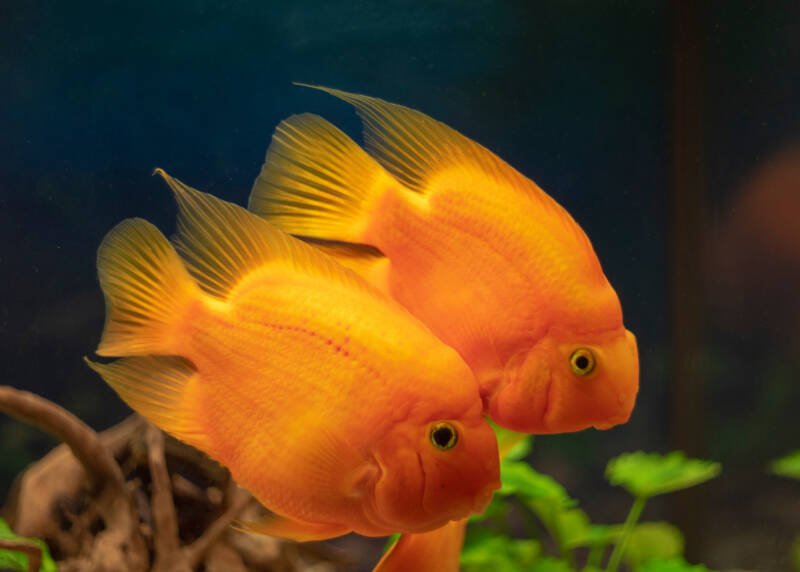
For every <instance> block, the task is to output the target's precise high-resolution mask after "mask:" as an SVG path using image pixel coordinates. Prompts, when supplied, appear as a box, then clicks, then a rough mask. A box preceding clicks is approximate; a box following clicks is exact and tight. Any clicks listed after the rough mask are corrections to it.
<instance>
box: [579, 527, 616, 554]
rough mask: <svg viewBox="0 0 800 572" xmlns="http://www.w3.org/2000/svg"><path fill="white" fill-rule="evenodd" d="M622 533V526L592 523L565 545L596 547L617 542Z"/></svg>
mask: <svg viewBox="0 0 800 572" xmlns="http://www.w3.org/2000/svg"><path fill="white" fill-rule="evenodd" d="M621 535H622V526H620V525H617V524H614V525H609V524H590V525H589V526H588V527H586V528H585V529H584V530H583V532H582V534H576V535H575V536H572V537H571V538H569V539H568V540H567V542H566V543H565V546H566V547H567V548H569V549H574V548H594V547H603V546H608V545H609V544H615V543H616V542H617V541H618V540H619V537H620V536H621Z"/></svg>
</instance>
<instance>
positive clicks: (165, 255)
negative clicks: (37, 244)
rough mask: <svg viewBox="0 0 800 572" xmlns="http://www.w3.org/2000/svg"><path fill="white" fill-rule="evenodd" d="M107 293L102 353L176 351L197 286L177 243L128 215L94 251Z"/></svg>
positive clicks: (154, 228)
mask: <svg viewBox="0 0 800 572" xmlns="http://www.w3.org/2000/svg"><path fill="white" fill-rule="evenodd" d="M97 274H98V276H99V278H100V286H101V288H102V289H103V294H104V295H105V299H106V324H105V328H104V329H103V335H102V338H101V340H100V345H99V346H98V348H97V353H98V354H99V355H102V356H135V355H146V354H179V353H180V351H179V346H180V344H179V337H180V336H179V328H180V326H181V324H182V322H183V318H184V316H185V314H186V311H187V309H188V308H189V306H190V305H191V304H192V303H193V302H194V301H196V299H197V296H198V295H199V293H200V291H199V289H198V287H197V285H196V284H195V282H194V281H193V280H192V278H191V277H190V276H189V273H188V272H187V270H186V268H185V267H184V265H183V263H182V262H181V259H180V258H179V257H178V254H177V253H176V252H175V249H174V248H173V247H172V245H170V243H169V242H168V241H167V239H166V238H165V237H164V235H163V234H161V232H159V230H158V229H157V228H156V227H154V226H153V225H152V224H150V223H149V222H147V221H145V220H142V219H128V220H125V221H123V222H121V223H120V224H118V225H117V226H116V227H114V228H113V229H112V230H111V232H109V233H108V235H106V237H105V239H104V240H103V243H102V244H101V245H100V248H99V249H98V251H97Z"/></svg>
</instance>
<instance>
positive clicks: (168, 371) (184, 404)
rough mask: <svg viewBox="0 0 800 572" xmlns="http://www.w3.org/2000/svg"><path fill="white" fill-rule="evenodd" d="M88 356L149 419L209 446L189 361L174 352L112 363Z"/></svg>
mask: <svg viewBox="0 0 800 572" xmlns="http://www.w3.org/2000/svg"><path fill="white" fill-rule="evenodd" d="M84 360H85V361H86V364H87V365H88V366H89V367H90V368H92V369H93V370H94V371H96V372H97V373H98V374H100V377H102V378H103V379H104V380H105V382H106V383H108V385H110V386H111V388H112V389H113V390H114V391H116V392H117V393H118V394H119V396H120V397H121V398H122V400H123V401H124V402H125V403H127V404H128V405H129V406H130V407H131V408H132V409H134V410H135V411H137V412H138V413H139V414H141V415H142V416H143V417H145V418H147V420H148V421H150V422H152V423H153V424H154V425H156V426H157V427H159V428H161V429H163V430H164V431H166V432H167V433H169V434H171V435H173V436H174V437H176V438H177V439H180V440H181V441H184V442H186V443H189V444H190V445H193V446H195V447H198V448H200V449H204V450H206V451H207V450H208V448H207V447H206V444H207V443H206V438H205V435H204V433H203V431H202V429H201V428H200V426H199V424H198V422H197V418H198V416H197V415H196V410H197V408H196V406H195V402H194V399H193V395H194V393H193V390H194V381H195V376H196V375H197V374H196V372H195V371H194V369H193V368H192V367H191V365H190V364H189V363H188V362H186V361H185V360H183V359H182V358H179V357H171V356H145V357H130V358H122V359H118V360H116V361H115V362H113V363H110V364H103V363H97V362H93V361H91V360H89V359H87V358H84Z"/></svg>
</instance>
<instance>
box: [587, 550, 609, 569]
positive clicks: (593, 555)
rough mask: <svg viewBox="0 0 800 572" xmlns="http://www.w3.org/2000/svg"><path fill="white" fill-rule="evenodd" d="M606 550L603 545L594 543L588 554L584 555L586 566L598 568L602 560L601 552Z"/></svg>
mask: <svg viewBox="0 0 800 572" xmlns="http://www.w3.org/2000/svg"><path fill="white" fill-rule="evenodd" d="M605 551H606V547H605V545H600V544H595V545H594V546H592V547H591V548H590V549H589V556H587V557H586V568H589V569H590V570H594V569H595V568H600V563H601V562H602V561H603V553H604V552H605Z"/></svg>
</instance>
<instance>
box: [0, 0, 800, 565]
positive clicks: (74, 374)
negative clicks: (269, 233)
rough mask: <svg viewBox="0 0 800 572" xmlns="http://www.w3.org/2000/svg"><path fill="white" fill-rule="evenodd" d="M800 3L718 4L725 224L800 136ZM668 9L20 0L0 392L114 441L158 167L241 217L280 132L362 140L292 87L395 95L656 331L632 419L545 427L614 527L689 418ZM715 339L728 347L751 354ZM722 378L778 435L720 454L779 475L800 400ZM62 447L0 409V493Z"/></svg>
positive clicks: (0, 271)
mask: <svg viewBox="0 0 800 572" xmlns="http://www.w3.org/2000/svg"><path fill="white" fill-rule="evenodd" d="M77 4H81V5H80V6H78V5H77ZM797 6H798V5H797V4H796V3H793V2H788V1H787V2H773V3H764V4H763V5H762V4H756V3H749V2H744V1H741V2H739V1H737V2H722V1H719V0H717V1H714V2H708V3H704V4H703V8H702V10H701V22H702V30H701V31H702V36H701V38H700V42H701V44H702V45H701V49H702V52H703V54H704V57H705V62H704V64H705V65H704V75H703V86H702V87H703V95H702V96H703V109H704V113H705V115H704V117H705V123H704V128H705V130H706V143H705V158H704V160H705V173H706V181H707V187H708V193H709V197H710V200H711V210H710V218H709V224H712V223H713V222H715V221H716V220H718V219H723V218H724V216H725V213H726V209H727V208H728V205H729V204H730V201H731V200H732V197H734V196H735V194H736V189H737V187H738V185H740V183H741V181H742V180H743V179H744V178H745V177H746V176H747V175H748V173H749V172H751V171H752V169H753V168H755V167H756V166H757V165H758V164H759V163H760V162H762V161H763V160H764V159H765V158H766V157H768V156H770V154H772V153H773V152H775V151H777V150H779V149H780V148H782V147H783V146H785V145H787V144H789V143H790V142H791V141H793V140H796V139H797V137H798V134H799V133H800V121H798V101H800V98H799V97H798V96H800V82H799V81H798V70H799V69H800V67H798V65H797V64H798V62H800V43H798V40H797V38H798V33H800V29H798V22H799V21H800V9H798V7H797ZM670 17H671V11H670V9H669V5H668V4H667V3H664V2H656V1H644V2H642V1H630V2H623V1H617V2H595V1H590V0H584V1H569V2H560V1H555V0H553V1H547V2H538V1H537V2H533V1H523V0H520V1H506V2H502V1H490V0H483V1H482V0H462V1H460V2H444V1H430V2H410V1H396V0H395V1H379V0H375V1H351V2H322V1H309V2H255V1H227V2H223V1H217V2H211V1H192V2H155V1H152V0H151V1H141V2H135V3H134V2H112V1H109V2H100V1H94V2H86V3H74V2H56V1H39V2H37V1H27V2H26V1H21V0H9V1H7V2H4V3H3V6H2V7H1V8H0V77H2V78H3V87H2V89H0V383H10V384H12V385H16V386H20V387H24V388H26V389H30V390H32V391H35V392H38V393H41V394H43V395H46V396H48V397H50V398H52V399H54V400H55V401H57V402H59V403H61V404H63V405H64V406H66V407H67V408H69V409H70V410H72V411H74V412H75V413H76V414H78V415H79V416H81V417H82V418H84V419H86V420H87V421H88V422H89V423H90V424H92V425H93V426H95V427H98V428H103V427H106V426H108V425H110V424H112V423H113V422H116V421H117V420H119V419H121V418H122V417H123V416H124V415H126V413H127V409H126V408H125V407H124V406H123V405H122V404H121V403H120V402H119V400H118V399H117V398H116V397H115V396H114V394H113V393H112V392H111V391H110V390H109V389H108V388H107V387H106V386H105V385H104V384H103V383H102V381H101V380H100V379H99V378H98V377H96V376H95V375H94V374H92V373H91V372H90V371H88V369H86V368H85V366H84V365H83V364H82V362H81V357H82V356H83V355H85V354H88V353H91V352H92V350H93V349H94V347H95V345H96V342H97V339H98V337H99V333H100V330H101V327H102V322H103V305H102V296H101V293H100V291H99V288H98V286H97V283H96V278H95V267H94V254H95V249H96V247H97V245H98V244H99V242H100V240H101V239H102V237H103V235H104V234H105V232H107V231H108V230H109V229H110V228H111V227H112V226H113V225H114V224H116V223H117V222H119V221H120V220H121V219H123V218H125V217H130V216H139V217H144V218H147V219H149V220H151V221H153V222H155V223H156V224H158V225H159V226H161V228H162V229H164V230H165V231H171V229H172V227H173V220H174V206H173V204H172V198H171V196H170V193H169V192H168V191H167V189H166V187H165V185H164V184H163V183H162V182H161V181H160V180H158V179H157V178H153V177H152V176H151V173H152V170H153V168H154V167H156V166H159V167H163V168H165V169H166V170H167V171H168V172H170V174H172V175H174V176H176V177H178V178H180V179H182V180H184V181H186V182H187V183H189V184H191V185H193V186H195V187H197V188H200V189H202V190H205V191H208V192H211V193H214V194H216V195H218V196H220V197H222V198H225V199H228V200H231V201H234V202H238V203H240V204H244V203H245V202H246V199H247V196H248V193H249V189H250V186H251V184H252V181H253V179H254V178H255V176H256V175H257V173H258V170H259V167H260V164H261V161H262V159H263V155H264V152H265V150H266V148H267V145H268V142H269V138H270V136H271V133H272V130H273V129H274V127H275V125H276V124H277V123H278V122H279V121H280V120H281V119H283V118H285V117H287V116H288V115H290V114H292V113H297V112H304V111H312V112H316V113H319V114H321V115H323V116H325V117H326V118H328V119H329V120H331V121H333V122H334V123H336V124H338V125H340V126H342V127H344V128H345V129H346V130H348V131H349V132H350V133H351V134H354V135H356V134H357V133H358V122H357V120H356V118H355V115H354V114H353V112H352V110H351V109H350V108H349V107H348V106H347V105H345V104H343V103H341V102H337V101H336V100H334V99H333V98H330V97H327V96H325V95H323V94H320V93H317V92H312V91H309V90H305V89H303V88H299V87H295V86H293V85H292V83H291V82H292V81H304V82H309V83H316V84H322V85H328V86H333V87H338V88H342V89H346V90H350V91H356V92H360V93H365V94H369V95H375V96H379V97H383V98H385V99H388V100H390V101H395V102H398V103H402V104H405V105H409V106H411V107H414V108H417V109H420V110H422V111H424V112H426V113H428V114H430V115H432V116H434V117H436V118H437V119H440V120H442V121H444V122H446V123H448V124H450V125H451V126H453V127H455V128H456V129H458V130H460V131H462V132H463V133H464V134H466V135H468V136H470V137H472V138H474V139H476V140H477V141H479V142H480V143H482V144H483V145H485V146H487V147H489V148H490V149H492V150H494V151H495V152H497V153H498V154H499V155H500V156H501V157H503V158H504V159H506V160H507V161H508V162H510V163H511V164H512V165H514V166H515V167H517V168H518V169H519V170H520V171H522V172H523V173H525V174H526V175H528V176H530V177H531V178H532V179H534V180H535V181H537V183H539V185H540V186H542V187H543V188H544V189H545V190H547V191H548V192H550V193H551V194H552V195H553V196H554V197H555V198H556V199H557V200H558V201H559V202H561V203H562V204H563V205H564V206H565V207H566V208H567V209H568V210H569V211H570V212H571V213H572V214H573V215H574V216H575V218H576V219H577V220H578V221H579V223H580V224H581V225H582V226H583V227H584V229H585V230H586V231H587V233H588V234H589V236H590V237H591V239H592V241H593V243H594V245H595V248H596V250H597V252H598V255H599V256H600V259H601V261H602V262H603V265H604V268H605V270H606V273H607V275H608V276H609V278H610V280H611V282H612V283H613V284H614V285H615V287H616V289H617V291H618V293H619V294H620V297H621V299H622V303H623V308H624V310H625V315H626V323H627V325H628V327H629V328H630V329H632V330H633V331H634V332H636V334H637V336H638V338H639V342H640V352H641V358H642V380H641V398H640V405H639V407H638V408H637V411H636V412H635V415H634V418H633V420H632V421H631V423H630V424H629V425H627V426H625V427H621V428H618V429H615V430H613V431H610V432H605V433H596V432H591V433H586V434H581V435H576V436H563V437H550V438H541V439H540V440H539V444H540V448H541V457H540V461H541V463H542V465H544V466H547V467H550V468H551V469H552V471H553V472H555V473H556V474H558V475H559V477H560V478H562V479H563V480H565V482H567V484H568V486H569V487H570V488H571V489H572V490H575V491H576V494H578V496H579V497H581V498H582V500H584V501H585V502H586V503H588V508H589V511H590V513H591V512H592V511H593V505H592V503H593V502H594V503H597V507H599V508H598V510H604V509H606V508H608V511H610V512H609V513H608V514H597V516H598V518H605V519H606V520H611V519H613V518H618V517H619V516H620V515H622V514H624V510H625V509H626V507H624V506H622V505H617V504H614V503H612V504H611V505H609V506H608V507H606V505H603V504H602V502H601V501H598V500H592V499H594V498H596V497H597V496H598V495H601V496H602V495H606V494H610V495H611V496H610V497H609V498H612V499H618V498H620V497H614V496H613V494H612V493H610V492H609V491H610V489H608V488H606V487H603V485H602V484H601V483H602V467H603V466H604V463H605V461H606V460H607V459H608V458H609V457H610V456H611V455H613V454H616V453H617V452H620V451H623V450H630V449H633V448H642V449H649V450H664V449H665V447H667V438H666V435H667V428H668V425H669V423H670V422H673V423H675V422H679V420H676V419H672V420H671V421H670V419H669V418H668V411H667V408H666V403H667V399H666V397H667V395H668V383H669V379H668V375H667V371H668V370H667V359H668V346H667V341H668V316H667V311H668V309H667V306H666V297H667V292H666V284H667V272H668V269H667V267H666V258H665V251H666V244H667V241H668V239H669V237H668V235H667V231H666V228H667V227H666V224H665V209H666V204H667V193H668V191H669V189H668V179H669V177H668V174H669V163H668V161H669V156H670V147H671V145H672V144H673V143H672V140H671V139H670V110H671V105H672V102H671V95H672V76H671V73H672V67H671V66H672V46H671V42H672V37H671V31H670ZM798 192H800V189H799V190H798ZM698 247H699V246H698ZM765 319H768V318H765ZM717 334H718V335H719V338H714V340H713V343H711V344H710V345H714V347H717V346H722V347H723V348H734V350H735V351H738V349H737V348H742V347H744V348H748V347H751V346H752V344H751V343H750V341H751V340H749V339H748V337H747V336H744V337H742V336H741V335H727V337H726V334H725V332H717V333H715V334H714V335H717ZM762 341H763V340H762ZM756 345H758V344H756ZM763 345H766V346H769V345H770V344H769V343H764V344H761V345H759V349H758V350H757V351H756V354H755V355H753V356H751V357H752V360H755V361H752V360H751V361H752V363H756V364H759V363H762V361H759V360H765V359H767V358H765V357H764V355H766V354H765V352H767V353H768V356H769V358H770V359H773V358H774V359H777V360H778V361H779V362H780V363H782V364H786V367H788V368H790V371H797V360H796V358H793V357H792V356H791V355H789V354H788V353H786V352H785V351H784V350H781V351H782V352H783V353H780V352H779V353H778V354H773V353H769V350H768V349H764V348H763V347H762V346H763ZM734 350H731V351H734ZM723 354H724V352H723ZM776 355H777V357H775V356H776ZM792 355H794V354H792ZM754 367H755V366H754ZM791 368H795V369H791ZM714 371H715V372H716V374H717V376H716V377H715V378H714V379H712V380H710V385H709V387H710V389H709V392H710V398H709V399H708V400H707V407H708V408H709V419H712V418H713V419H715V421H714V423H721V424H723V425H725V424H727V425H725V426H726V427H732V428H733V431H728V432H727V433H724V432H723V433H724V434H725V435H729V434H730V433H731V432H733V433H734V434H735V433H736V432H737V431H743V432H752V431H754V430H755V431H760V432H759V433H758V434H759V435H761V437H759V439H758V440H757V441H756V442H752V443H750V444H749V445H748V448H746V449H742V448H737V447H736V446H732V445H730V443H729V441H730V439H731V437H725V438H726V439H728V441H724V439H723V437H719V439H722V441H719V442H718V441H715V440H714V439H715V438H716V437H715V435H717V434H716V433H715V432H714V428H713V427H712V428H709V432H710V437H709V440H710V444H709V448H710V454H715V453H716V456H717V458H719V457H720V456H723V457H725V458H722V460H723V461H726V462H728V461H730V462H731V463H732V464H733V466H739V467H744V468H745V469H747V470H749V471H750V472H751V473H752V472H759V474H760V472H762V466H763V462H764V461H765V460H766V459H768V458H770V455H772V456H775V455H777V454H781V453H783V452H786V451H788V450H789V449H790V448H793V447H800V431H798V429H797V426H796V421H795V420H794V419H793V418H792V411H791V409H790V407H789V404H786V405H785V406H784V407H778V408H777V410H776V411H777V413H774V415H773V414H772V413H771V414H770V415H772V417H770V419H771V420H772V421H771V423H774V425H771V426H769V427H768V428H766V430H764V428H763V427H762V428H761V429H759V428H758V427H756V428H755V429H753V428H751V427H750V426H748V425H747V416H746V414H745V417H742V418H737V417H735V416H733V415H731V416H726V415H727V414H725V413H724V412H725V411H726V410H725V409H724V408H723V409H721V410H720V408H719V407H717V405H716V404H717V401H715V400H734V401H736V400H737V395H731V394H730V393H729V392H726V390H725V384H726V382H727V381H728V380H727V376H730V375H736V371H735V368H734V369H733V370H731V368H727V369H726V367H725V364H724V363H723V364H722V366H721V369H720V368H717V369H716V370H714ZM787 379H788V378H787ZM751 381H752V380H749V379H748V383H751ZM750 387H751V394H752V393H753V392H755V395H756V398H757V397H758V391H760V390H759V389H756V390H753V389H752V387H753V385H752V383H751V385H750ZM793 391H794V392H793ZM751 394H748V395H751ZM783 395H784V396H786V395H788V396H789V397H784V399H790V398H794V397H797V396H798V393H797V391H796V390H792V389H789V390H788V394H787V393H786V392H784V394H783ZM751 398H752V395H751V397H748V398H747V399H751ZM756 398H753V399H756ZM741 405H742V404H741V403H739V406H740V407H738V409H736V408H735V409H736V410H737V411H738V410H740V409H742V407H741ZM720 407H721V406H720ZM754 407H755V406H754ZM751 409H752V408H751ZM744 410H745V411H749V410H748V406H745V407H744ZM714 411H716V413H714ZM720 411H722V412H723V413H722V414H720ZM770 411H773V410H770ZM759 419H761V418H759ZM759 422H760V421H759ZM733 438H734V439H735V438H736V437H733ZM50 444H51V441H49V440H47V438H45V437H42V436H40V435H39V434H38V433H36V432H35V431H33V430H30V429H27V428H24V427H22V426H20V425H19V424H16V423H13V422H10V421H7V420H5V419H0V447H2V453H0V493H1V492H2V491H3V490H5V488H6V487H7V485H8V484H9V482H10V479H11V478H12V476H13V475H14V474H15V473H16V472H17V471H18V470H20V469H21V468H22V467H23V466H24V464H25V463H27V462H29V461H31V460H33V459H35V458H36V457H37V456H38V455H39V454H40V453H41V452H42V451H43V450H45V449H46V448H47V447H48V446H49V445H50ZM743 470H744V469H743ZM771 482H772V481H764V483H762V484H761V485H759V486H764V487H768V486H771V484H769V483H771ZM796 493H797V495H798V498H800V490H796ZM737 494H738V493H737ZM595 514H596V513H595ZM753 524H754V525H755V524H756V523H753ZM711 558H712V560H713V559H714V558H716V559H717V560H719V559H720V558H722V559H724V556H720V555H719V554H716V555H715V553H713V552H712V553H711Z"/></svg>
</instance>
